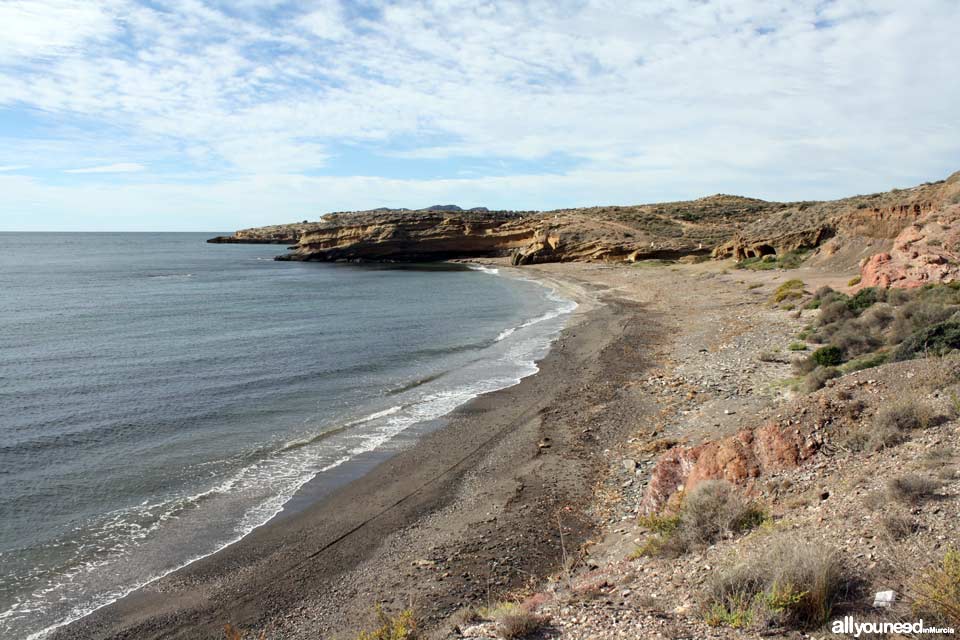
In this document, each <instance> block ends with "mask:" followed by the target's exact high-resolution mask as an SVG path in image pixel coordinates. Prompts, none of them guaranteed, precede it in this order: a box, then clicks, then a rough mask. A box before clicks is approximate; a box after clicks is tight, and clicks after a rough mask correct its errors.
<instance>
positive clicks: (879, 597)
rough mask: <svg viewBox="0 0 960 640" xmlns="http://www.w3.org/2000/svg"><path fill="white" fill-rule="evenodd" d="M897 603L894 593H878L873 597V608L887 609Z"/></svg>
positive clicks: (895, 593)
mask: <svg viewBox="0 0 960 640" xmlns="http://www.w3.org/2000/svg"><path fill="white" fill-rule="evenodd" d="M896 601H897V592H896V591H878V592H877V593H876V595H874V596H873V606H874V607H877V608H884V609H886V608H889V607H891V606H892V605H893V603H894V602H896Z"/></svg>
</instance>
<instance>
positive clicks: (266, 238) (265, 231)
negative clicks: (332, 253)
mask: <svg viewBox="0 0 960 640" xmlns="http://www.w3.org/2000/svg"><path fill="white" fill-rule="evenodd" d="M318 224H319V223H316V222H306V221H304V222H297V223H293V224H275V225H270V226H269V227H254V228H252V229H241V230H240V231H237V232H236V233H234V234H233V235H230V236H216V237H215V238H210V239H209V240H207V242H211V243H214V244H297V242H299V241H300V236H302V235H303V234H304V233H305V232H307V231H309V230H311V229H314V228H315V227H317V226H318Z"/></svg>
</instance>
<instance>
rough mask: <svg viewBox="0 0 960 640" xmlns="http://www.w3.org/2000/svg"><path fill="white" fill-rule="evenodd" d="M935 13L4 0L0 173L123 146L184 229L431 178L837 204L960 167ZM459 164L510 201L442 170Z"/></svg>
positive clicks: (273, 214)
mask: <svg viewBox="0 0 960 640" xmlns="http://www.w3.org/2000/svg"><path fill="white" fill-rule="evenodd" d="M63 24H69V25H70V29H63V28H62V25H63ZM955 24H960V3H957V2H956V1H955V0H917V1H916V2H911V3H904V2H901V1H899V0H874V1H871V2H869V3H868V2H864V1H863V0H833V1H831V2H823V0H792V1H790V2H787V1H786V0H781V1H776V0H774V1H770V0H713V1H711V2H702V1H701V0H680V1H676V2H674V1H667V0H662V1H657V0H644V1H643V2H637V3H628V4H623V3H611V2H608V1H607V0H559V1H558V0H529V1H525V2H502V3H488V4H484V5H481V4H478V3H475V2H468V1H466V0H411V1H410V2H403V3H394V2H386V1H373V2H369V1H366V0H365V1H363V2H359V1H358V2H352V3H347V2H338V1H336V0H318V1H316V2H310V3H306V4H303V5H299V4H298V5H291V4H289V3H284V2H279V1H271V2H249V1H244V2H242V3H227V2H223V1H221V0H172V1H171V2H168V3H163V4H162V5H157V4H155V3H150V4H147V3H142V2H139V1H137V0H104V2H97V3H88V2H81V1H80V0H20V1H18V2H10V3H2V2H0V123H2V121H3V119H5V118H8V117H9V118H11V122H12V123H15V124H16V126H15V127H14V126H11V127H0V132H2V131H10V130H13V129H17V130H18V131H23V132H25V133H18V135H17V136H16V137H15V138H7V139H4V135H3V133H0V163H5V164H11V165H12V164H14V163H22V162H29V163H30V164H31V166H33V167H38V166H43V167H45V168H46V169H51V170H52V169H55V168H56V167H52V166H51V162H52V161H51V160H50V159H49V158H56V161H57V162H58V163H59V166H64V165H66V166H75V167H84V163H85V162H89V159H90V158H123V157H136V158H137V159H143V161H144V162H147V163H149V165H150V167H151V168H156V167H158V166H164V167H170V168H171V172H176V173H177V174H178V175H185V176H188V177H187V178H184V179H183V180H182V181H181V183H182V184H183V185H184V186H183V191H182V193H191V194H193V197H196V198H197V204H196V206H195V207H193V208H192V209H191V210H193V211H196V212H197V215H198V216H200V217H201V218H200V219H202V215H203V212H204V211H205V210H206V209H205V207H208V206H210V205H209V204H208V203H211V202H213V201H214V200H216V201H217V202H218V203H219V202H227V203H228V206H229V207H232V210H233V211H234V212H237V213H236V215H238V216H239V215H241V213H240V212H245V211H249V213H250V215H257V216H261V217H260V218H258V221H262V222H264V223H266V222H272V221H275V220H276V219H278V218H284V217H287V215H286V213H287V212H289V213H290V215H291V216H292V217H294V218H295V217H297V216H298V215H299V214H296V215H294V210H298V208H299V207H301V206H303V205H304V202H303V201H302V200H300V199H298V198H300V197H301V196H302V194H303V193H307V192H309V193H311V194H313V195H312V197H315V198H316V203H315V207H316V208H317V209H319V210H321V211H322V210H325V209H333V208H350V207H352V206H362V204H364V203H366V202H368V201H370V200H376V199H377V198H378V196H379V197H380V198H381V201H385V200H386V199H388V194H389V198H397V199H398V200H403V199H404V196H403V194H404V193H406V194H407V196H406V198H407V199H409V200H410V201H411V202H408V203H406V204H411V205H414V204H429V202H420V201H419V200H417V198H420V197H423V196H424V194H429V193H432V192H431V189H432V186H431V185H440V186H438V189H439V191H438V192H437V195H438V196H439V195H443V196H444V198H445V199H446V200H454V201H455V200H464V201H465V199H466V198H468V197H474V196H478V197H479V196H483V197H485V198H491V199H494V198H496V199H499V200H500V201H501V202H503V203H504V204H507V205H512V206H516V207H533V208H536V207H547V206H557V205H560V204H575V203H580V202H582V201H583V200H584V199H587V200H588V201H596V202H610V201H615V200H619V201H644V200H646V201H649V200H656V199H661V198H670V197H693V196H696V195H701V194H702V193H703V192H702V191H700V190H701V189H707V188H714V187H715V190H723V191H736V192H742V193H747V194H750V195H759V196H765V197H776V198H812V197H828V196H834V195H842V194H844V193H849V192H857V191H868V190H872V189H882V188H887V187H889V186H892V185H894V184H900V185H903V184H909V183H910V182H915V181H917V180H925V179H932V178H935V177H937V176H940V175H943V174H945V173H947V172H949V171H950V170H954V169H956V168H960V120H958V119H957V118H956V116H955V113H954V111H955V105H956V104H957V103H958V102H960V83H956V82H953V81H952V78H953V76H954V75H955V68H954V67H955V60H957V59H960V39H958V38H956V37H955V34H954V33H953V31H954V30H953V29H951V28H950V27H951V26H952V25H955ZM904 42H909V43H910V46H909V47H907V46H903V43H904ZM24 120H26V121H28V123H29V124H30V126H29V127H23V126H21V122H22V121H24ZM31 136H32V137H31ZM134 146H135V147H136V148H133V147H134ZM36 149H44V150H46V149H55V150H56V152H55V153H53V154H51V153H47V152H46V151H43V152H40V151H35V150H36ZM556 158H560V159H562V160H563V161H564V162H563V166H564V167H566V169H565V170H564V172H563V173H561V174H560V175H557V173H556V172H551V171H546V170H545V168H546V167H547V164H548V161H549V160H550V159H556ZM347 159H349V163H348V162H347ZM477 159H484V160H488V159H491V160H497V159H505V160H509V161H514V162H516V163H517V164H518V165H522V166H524V167H525V168H524V170H523V172H522V174H516V175H513V176H511V177H512V178H513V179H514V180H515V181H516V183H515V184H514V186H515V187H516V186H517V185H519V184H521V183H522V185H523V186H522V188H517V189H516V190H515V191H513V192H511V193H509V194H502V193H493V194H491V192H490V191H488V190H487V188H486V187H485V186H483V185H485V184H487V183H486V182H483V181H485V180H488V179H489V178H490V177H491V176H485V175H482V174H481V175H476V177H475V178H471V180H461V181H451V179H453V178H456V177H457V176H458V175H461V173H460V172H461V171H463V170H464V169H465V168H467V167H475V166H477ZM538 163H539V165H538ZM347 164H349V169H345V168H344V167H345V166H347ZM487 164H489V165H490V166H493V165H494V164H496V163H495V162H489V163H487ZM122 166H134V163H119V164H117V165H108V167H109V168H108V169H104V168H102V167H89V168H85V169H84V168H81V169H80V170H70V172H75V173H103V174H109V173H119V172H120V171H119V170H118V169H117V168H116V167H122ZM135 166H136V167H137V169H136V170H142V169H143V168H144V167H142V166H140V165H135ZM425 167H428V168H429V169H427V168H425ZM570 167H573V168H570ZM150 173H151V174H152V172H150ZM325 174H329V176H325ZM318 175H319V177H324V179H325V182H323V187H322V189H321V188H319V187H317V185H318V184H320V183H317V182H316V181H315V180H314V179H315V178H317V177H318ZM547 175H550V176H551V177H550V179H549V184H550V185H551V186H550V188H549V189H548V188H545V187H544V188H538V187H537V185H538V184H540V185H546V184H547V183H548V181H547V180H546V178H545V177H544V176H547ZM584 175H590V176H591V177H592V179H594V180H595V182H594V183H593V184H594V185H595V186H594V188H593V189H592V191H591V189H590V186H589V183H585V182H583V181H582V177H583V176H584ZM278 176H283V179H279V178H278ZM361 177H362V179H363V180H366V179H369V180H374V182H363V181H362V180H361ZM501 177H502V176H501ZM38 178H40V179H41V182H40V183H38V184H42V176H40V174H38ZM131 178H132V179H137V180H145V179H146V175H144V176H137V177H128V178H124V180H123V181H128V180H130V179H131ZM109 179H110V178H109V176H108V175H104V176H103V180H109ZM498 179H499V178H498ZM250 184H257V185H260V186H259V187H258V188H261V189H264V190H267V191H264V193H268V194H269V195H268V196H265V201H269V202H271V203H272V204H271V206H269V207H262V206H260V205H257V206H256V208H255V206H254V204H253V201H254V200H252V199H251V198H250V194H249V192H248V191H247V190H246V186H244V188H243V189H241V187H240V185H250ZM498 184H502V183H498ZM298 185H299V186H298ZM361 185H362V188H363V189H380V190H383V191H382V193H376V192H374V193H371V192H369V191H356V192H355V191H352V189H355V188H360V186H361ZM175 186H176V185H167V186H166V187H161V186H160V185H150V188H151V189H154V188H156V189H161V188H167V189H173V188H174V187H175ZM441 186H442V188H441ZM188 187H189V188H188ZM58 188H59V187H58ZM63 188H68V187H63ZM75 188H76V189H82V191H78V192H77V198H94V197H96V198H97V199H98V202H100V203H101V204H102V200H104V199H106V200H109V198H111V197H119V196H117V195H111V194H110V192H109V191H105V192H104V193H99V192H97V194H96V195H94V192H93V191H92V190H90V188H89V185H87V184H84V185H82V186H75ZM298 189H299V191H298ZM292 190H293V191H292ZM458 193H459V194H462V196H461V197H458V196H457V194H458ZM511 198H512V199H511ZM561 198H567V200H565V201H562V202H561V201H560V200H561ZM508 199H511V201H510V202H505V200H508ZM472 203H473V204H487V203H486V202H472ZM400 204H402V203H400ZM11 206H12V205H10V204H9V202H5V203H3V204H0V214H2V213H3V211H4V210H5V209H9V207H11ZM218 206H219V205H218ZM117 209H119V208H117ZM211 215H212V214H211ZM192 221H193V219H191V223H193V222H192Z"/></svg>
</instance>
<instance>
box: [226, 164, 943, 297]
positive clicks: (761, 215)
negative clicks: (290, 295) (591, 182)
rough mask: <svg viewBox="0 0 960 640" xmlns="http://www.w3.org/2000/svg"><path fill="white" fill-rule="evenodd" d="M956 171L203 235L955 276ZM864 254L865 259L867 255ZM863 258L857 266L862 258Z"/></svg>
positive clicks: (868, 278)
mask: <svg viewBox="0 0 960 640" xmlns="http://www.w3.org/2000/svg"><path fill="white" fill-rule="evenodd" d="M958 205H960V173H955V174H954V175H952V176H950V177H949V178H948V179H946V180H941V181H939V182H935V183H927V184H924V185H920V186H918V187H913V188H910V189H895V190H893V191H890V192H887V193H880V194H873V195H867V196H855V197H852V198H845V199H842V200H834V201H826V202H793V203H780V202H767V201H764V200H757V199H752V198H742V197H738V196H730V195H715V196H709V197H706V198H700V199H698V200H690V201H682V202H670V203H662V204H650V205H637V206H627V207H617V206H612V207H590V208H580V209H562V210H557V211H547V212H515V211H488V210H487V209H483V208H478V209H471V210H468V211H465V210H463V209H460V207H457V206H455V205H438V206H434V207H429V208H427V209H419V210H411V209H374V210H370V211H358V212H343V213H334V214H329V215H326V216H324V217H323V218H322V220H321V221H320V222H314V223H308V222H304V223H297V224H291V225H276V226H272V227H262V228H257V229H245V230H243V231H238V232H237V233H236V234H234V235H233V236H227V237H220V238H213V239H211V240H210V242H263V243H266V242H271V243H283V244H290V245H295V246H294V247H292V250H291V251H290V252H289V253H288V254H286V255H284V256H281V257H280V259H286V260H320V261H431V260H447V259H453V258H470V257H505V256H509V257H511V259H512V262H513V263H514V264H516V265H524V264H534V263H542V262H563V261H627V262H630V261H638V260H645V259H653V258H666V259H678V258H681V257H684V256H691V255H694V256H700V255H702V256H707V255H710V254H712V256H713V257H714V258H718V259H723V258H734V259H737V260H743V259H745V258H752V257H757V256H765V255H776V254H784V253H789V252H808V253H809V255H810V259H811V260H813V261H814V262H816V263H817V264H819V265H821V266H824V265H826V266H830V267H833V268H836V269H842V270H847V269H853V268H857V267H858V265H859V266H862V267H863V269H864V272H863V276H862V277H863V281H864V283H865V284H871V285H872V284H879V285H882V286H915V285H916V284H917V283H920V284H922V283H923V282H928V281H948V280H952V279H957V278H960V269H958V266H957V265H960V249H958V246H957V242H958V241H960V227H958V232H957V233H956V234H954V233H953V231H952V229H953V227H954V225H955V224H957V223H958V219H960V213H958V209H960V206H958ZM867 258H868V259H867ZM861 260H862V261H863V262H862V265H860V264H859V263H861Z"/></svg>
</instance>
